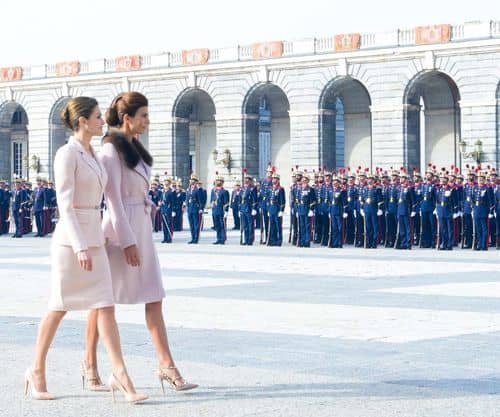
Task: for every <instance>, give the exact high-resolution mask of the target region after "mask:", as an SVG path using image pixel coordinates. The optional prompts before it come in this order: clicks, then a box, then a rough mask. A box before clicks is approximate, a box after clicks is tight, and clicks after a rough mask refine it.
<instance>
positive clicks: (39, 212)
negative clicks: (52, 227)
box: [33, 178, 47, 237]
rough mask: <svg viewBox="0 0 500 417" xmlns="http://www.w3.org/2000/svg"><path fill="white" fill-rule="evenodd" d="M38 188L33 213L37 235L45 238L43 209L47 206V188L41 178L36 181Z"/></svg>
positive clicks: (35, 193)
mask: <svg viewBox="0 0 500 417" xmlns="http://www.w3.org/2000/svg"><path fill="white" fill-rule="evenodd" d="M36 185H37V186H36V188H35V191H34V202H33V213H34V216H35V224H36V235H35V236H37V237H43V236H45V234H44V233H43V232H44V230H43V208H44V207H45V206H46V205H47V204H46V202H45V187H44V185H43V181H42V179H41V178H37V179H36Z"/></svg>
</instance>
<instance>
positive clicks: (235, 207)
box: [231, 181, 241, 230]
mask: <svg viewBox="0 0 500 417" xmlns="http://www.w3.org/2000/svg"><path fill="white" fill-rule="evenodd" d="M240 192H241V184H240V181H236V182H235V184H234V188H233V191H232V192H231V211H232V212H233V222H234V227H233V230H240V202H241V195H240Z"/></svg>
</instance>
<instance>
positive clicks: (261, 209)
mask: <svg viewBox="0 0 500 417" xmlns="http://www.w3.org/2000/svg"><path fill="white" fill-rule="evenodd" d="M254 186H255V192H256V194H257V205H256V206H255V211H256V212H257V214H256V215H255V216H254V218H255V229H258V230H260V244H261V245H262V244H264V243H265V242H266V237H265V236H264V234H265V233H266V230H267V228H268V227H269V225H267V226H266V224H265V223H266V219H269V218H268V216H267V201H266V200H267V189H263V188H262V186H261V183H260V181H254ZM266 236H267V234H266Z"/></svg>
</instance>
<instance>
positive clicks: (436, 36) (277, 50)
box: [0, 21, 500, 83]
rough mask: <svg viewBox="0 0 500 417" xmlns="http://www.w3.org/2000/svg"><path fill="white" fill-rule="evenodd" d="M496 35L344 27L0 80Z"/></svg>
mask: <svg viewBox="0 0 500 417" xmlns="http://www.w3.org/2000/svg"><path fill="white" fill-rule="evenodd" d="M498 37H500V21H486V22H482V21H473V22H466V23H461V24H456V25H446V24H442V25H431V26H421V27H416V28H409V29H401V30H396V31H391V32H382V33H363V34H359V33H348V34H340V35H332V36H329V37H321V38H306V39H299V40H293V41H272V42H261V43H254V44H251V45H241V46H235V47H227V48H212V49H203V48H200V49H192V50H184V51H175V52H163V53H158V54H149V55H141V56H139V55H129V56H121V57H115V58H110V59H96V60H91V61H86V62H79V61H67V62H59V63H56V64H49V65H33V66H30V67H9V68H0V70H1V74H2V76H1V77H0V83H1V82H10V81H18V80H29V79H38V78H49V77H62V76H75V75H83V74H100V73H112V72H119V71H136V70H139V69H148V68H168V67H179V66H182V65H204V64H214V63H222V62H237V61H249V60H260V59H273V58H279V57H289V56H303V55H314V54H325V53H335V52H344V51H357V50H360V49H364V50H365V49H376V48H389V47H398V46H399V47H401V46H405V47H406V46H413V45H424V44H436V43H447V42H463V41H468V40H477V39H489V38H498Z"/></svg>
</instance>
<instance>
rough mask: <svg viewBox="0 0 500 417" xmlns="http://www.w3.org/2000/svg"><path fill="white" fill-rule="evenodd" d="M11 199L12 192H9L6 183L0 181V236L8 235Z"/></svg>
mask: <svg viewBox="0 0 500 417" xmlns="http://www.w3.org/2000/svg"><path fill="white" fill-rule="evenodd" d="M11 197H12V192H11V191H10V188H9V184H8V183H7V181H0V213H1V214H0V217H1V219H2V223H1V224H0V235H3V234H6V233H9V227H10V215H9V213H10V200H11Z"/></svg>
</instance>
